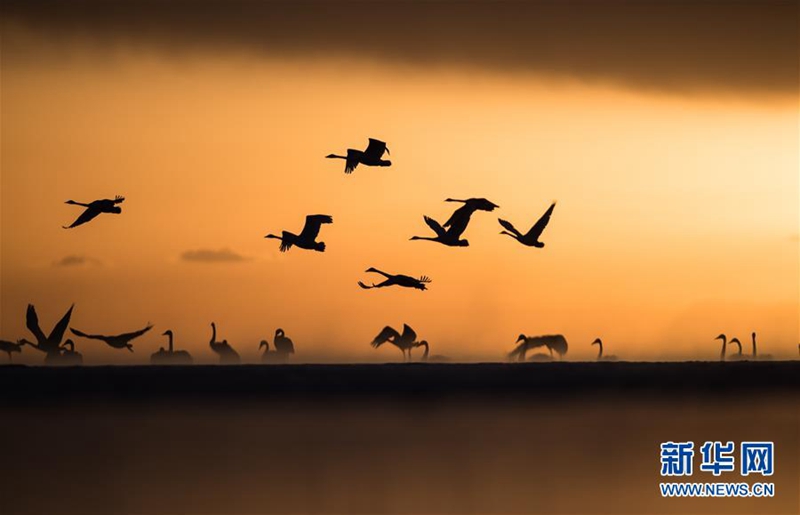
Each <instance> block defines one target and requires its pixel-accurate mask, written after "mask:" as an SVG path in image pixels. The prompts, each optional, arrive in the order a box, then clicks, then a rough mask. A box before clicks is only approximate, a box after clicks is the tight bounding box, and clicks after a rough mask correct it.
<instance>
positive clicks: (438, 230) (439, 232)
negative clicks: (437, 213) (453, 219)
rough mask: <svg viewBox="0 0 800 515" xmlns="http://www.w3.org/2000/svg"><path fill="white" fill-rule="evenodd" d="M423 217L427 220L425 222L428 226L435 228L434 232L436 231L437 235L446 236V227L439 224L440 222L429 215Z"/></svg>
mask: <svg viewBox="0 0 800 515" xmlns="http://www.w3.org/2000/svg"><path fill="white" fill-rule="evenodd" d="M422 218H423V219H424V220H425V223H426V224H428V227H430V228H431V229H433V232H435V233H436V235H437V236H444V235H445V233H446V232H447V231H445V230H444V227H442V226H441V225H439V222H437V221H436V220H434V219H433V218H431V217H429V216H423V217H422Z"/></svg>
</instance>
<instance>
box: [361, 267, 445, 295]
mask: <svg viewBox="0 0 800 515" xmlns="http://www.w3.org/2000/svg"><path fill="white" fill-rule="evenodd" d="M367 272H374V273H376V274H381V275H382V276H384V277H385V278H386V280H385V281H383V282H380V283H378V284H372V285H370V286H367V285H366V284H364V283H363V282H361V281H358V285H359V286H361V287H362V288H364V289H365V290H370V289H372V288H385V287H387V286H402V287H403V288H416V289H418V290H427V289H428V288H427V287H426V286H425V285H426V284H430V283H431V279H430V278H429V277H428V276H425V275H423V276H422V277H420V278H419V279H417V278H415V277H410V276H408V275H393V274H388V273H386V272H382V271H380V270H378V269H377V268H373V267H370V268H367Z"/></svg>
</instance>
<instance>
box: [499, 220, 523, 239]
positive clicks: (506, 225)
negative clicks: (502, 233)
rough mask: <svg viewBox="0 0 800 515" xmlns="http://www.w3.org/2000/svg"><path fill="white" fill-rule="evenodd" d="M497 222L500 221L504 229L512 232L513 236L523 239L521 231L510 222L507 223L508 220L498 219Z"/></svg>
mask: <svg viewBox="0 0 800 515" xmlns="http://www.w3.org/2000/svg"><path fill="white" fill-rule="evenodd" d="M497 221H498V222H500V225H502V226H503V229H505V230H507V231H508V232H510V233H513V234H515V235H516V236H519V237H522V233H521V232H519V231H518V230H517V228H516V227H514V226H513V225H512V224H511V222H508V221H506V220H503V219H502V218H498V219H497Z"/></svg>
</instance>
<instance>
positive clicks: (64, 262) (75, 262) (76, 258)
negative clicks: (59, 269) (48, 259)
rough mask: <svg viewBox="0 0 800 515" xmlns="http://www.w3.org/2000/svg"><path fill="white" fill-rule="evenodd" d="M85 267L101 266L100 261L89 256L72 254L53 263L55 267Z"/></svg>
mask: <svg viewBox="0 0 800 515" xmlns="http://www.w3.org/2000/svg"><path fill="white" fill-rule="evenodd" d="M84 265H95V266H99V265H100V261H98V260H97V259H95V258H91V257H87V256H81V255H77V254H71V255H69V256H64V257H63V258H61V259H59V260H58V261H56V262H54V263H53V266H84Z"/></svg>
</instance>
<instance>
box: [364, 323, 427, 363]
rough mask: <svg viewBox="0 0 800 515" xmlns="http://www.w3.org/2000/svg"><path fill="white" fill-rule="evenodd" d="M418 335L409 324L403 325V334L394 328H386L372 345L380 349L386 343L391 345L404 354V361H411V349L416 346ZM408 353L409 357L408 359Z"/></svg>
mask: <svg viewBox="0 0 800 515" xmlns="http://www.w3.org/2000/svg"><path fill="white" fill-rule="evenodd" d="M416 340H417V333H416V332H415V331H414V330H413V329H411V326H409V325H408V324H403V334H400V333H398V332H397V331H396V330H395V329H394V328H393V327H390V326H388V325H387V326H386V327H384V328H383V329H382V330H381V332H380V333H378V336H376V337H375V339H373V340H372V343H371V345H372V346H373V347H374V348H376V349H377V348H378V347H380V346H381V345H383V344H384V343H387V342H388V343H391V344H392V345H394V346H395V347H397V348H398V349H400V351H401V352H402V353H403V361H406V359H408V360H411V349H412V348H413V347H414V346H415V345H416ZM406 352H407V353H408V357H406Z"/></svg>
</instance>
